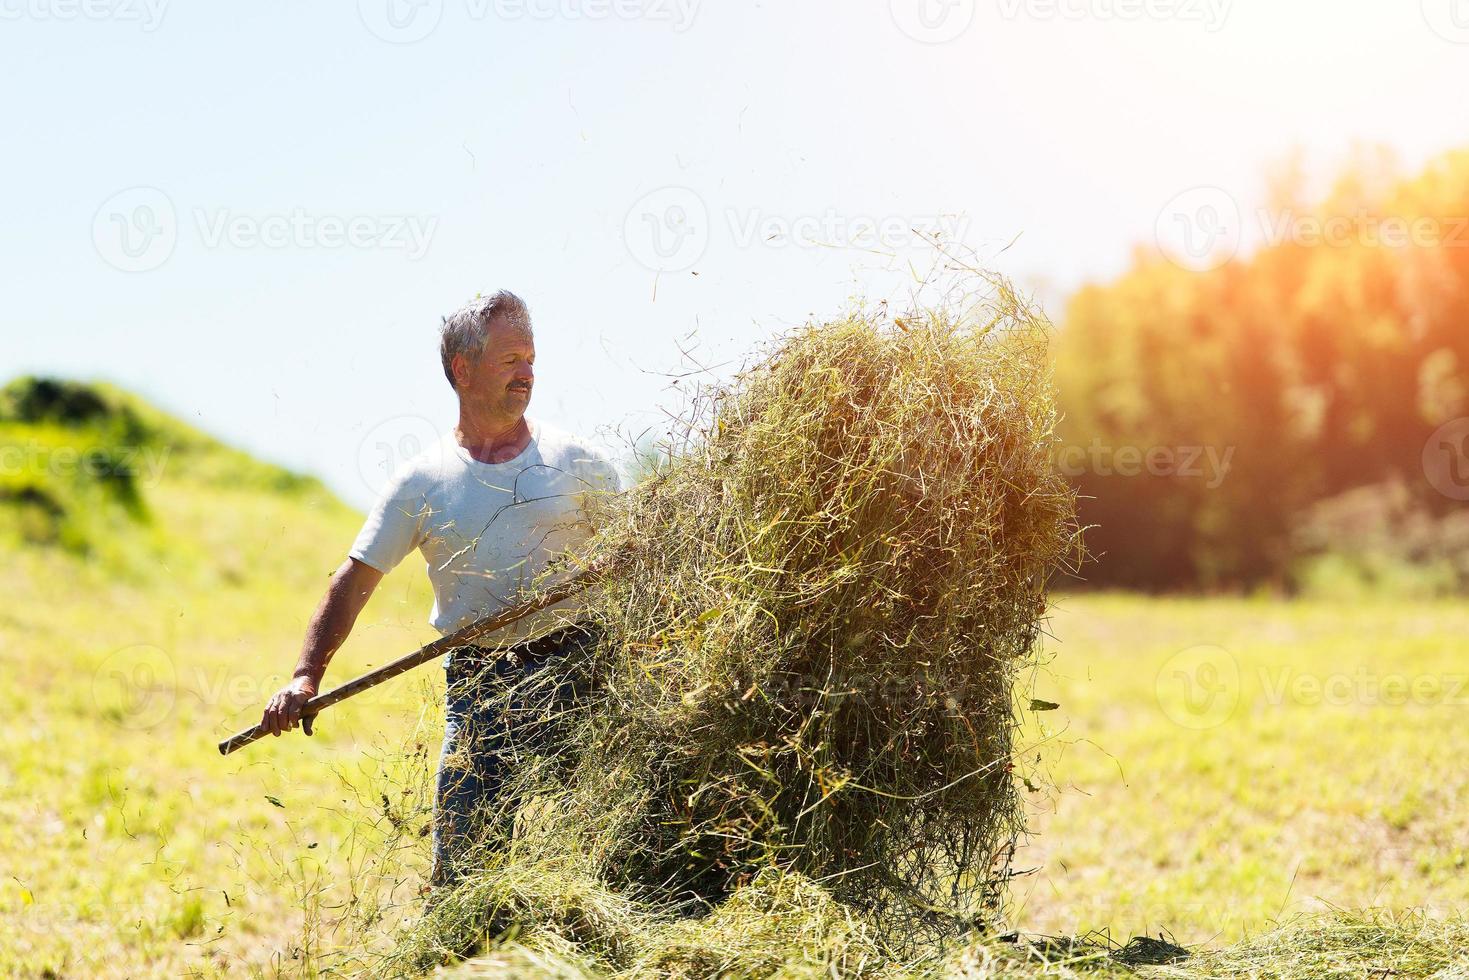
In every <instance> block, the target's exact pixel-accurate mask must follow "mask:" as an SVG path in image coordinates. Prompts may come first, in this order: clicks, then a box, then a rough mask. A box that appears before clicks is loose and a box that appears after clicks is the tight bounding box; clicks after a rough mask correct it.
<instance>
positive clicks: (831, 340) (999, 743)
mask: <svg viewBox="0 0 1469 980" xmlns="http://www.w3.org/2000/svg"><path fill="white" fill-rule="evenodd" d="M992 285H993V288H992V289H991V290H990V291H989V292H988V294H987V296H986V298H985V300H984V301H983V303H981V304H980V305H979V306H978V307H976V308H973V309H970V310H969V311H967V312H966V313H965V314H964V315H959V314H956V313H953V312H950V311H947V310H945V309H937V310H927V311H924V312H922V313H920V314H918V315H915V316H912V317H908V318H900V319H892V320H889V319H888V318H887V317H886V316H885V315H878V314H868V313H866V312H863V311H860V310H859V311H857V312H854V313H852V314H850V315H848V316H845V317H843V318H841V319H838V320H835V321H832V322H829V323H823V324H815V325H810V326H807V327H805V328H803V329H801V330H798V331H796V332H795V333H794V334H792V335H791V336H789V337H787V338H786V339H784V340H783V341H781V342H780V343H779V344H777V345H776V346H775V347H774V349H773V350H772V352H771V353H770V356H769V357H767V358H766V359H765V360H764V361H763V362H762V363H760V364H759V365H757V366H755V367H754V368H752V369H750V370H747V371H745V372H743V373H742V374H740V375H739V376H737V377H736V378H735V379H734V380H733V381H732V382H730V383H728V384H727V385H724V386H722V387H720V388H719V389H717V390H716V391H715V392H713V393H712V394H710V395H708V396H706V397H704V398H703V399H701V400H698V401H697V402H696V403H695V405H694V407H693V409H692V410H691V411H690V413H689V414H688V415H687V416H686V417H685V418H684V419H683V420H682V425H681V427H680V429H679V430H678V432H677V433H676V437H675V439H674V442H673V444H672V445H671V446H670V447H669V449H668V452H667V456H666V458H665V459H664V461H663V465H662V466H661V467H660V473H659V475H658V477H657V479H655V480H653V481H650V482H649V483H647V484H644V485H643V486H642V487H640V488H639V489H637V490H635V491H633V492H631V493H628V494H625V495H623V496H622V497H620V498H617V499H615V500H611V501H609V502H608V504H607V508H606V513H605V514H603V515H602V523H603V526H604V530H603V531H602V533H601V535H600V537H599V538H598V540H597V542H596V547H595V548H594V549H593V551H594V552H599V551H600V552H611V551H614V550H616V551H619V552H622V551H623V550H624V549H626V548H627V547H628V543H629V542H631V550H630V552H628V554H627V556H626V557H625V558H624V559H623V563H622V565H621V566H620V571H619V573H618V574H617V575H615V576H612V577H610V578H609V579H607V580H606V581H605V582H603V583H602V584H600V585H599V586H598V587H597V588H596V589H595V591H594V594H593V595H592V596H591V597H590V601H591V603H592V611H593V614H594V616H595V617H596V618H597V619H598V620H599V621H600V622H601V623H602V624H603V625H604V627H605V628H606V631H607V634H606V639H605V641H604V643H603V644H602V646H601V647H600V649H599V650H598V652H597V654H596V657H595V664H594V666H595V672H596V675H597V681H598V684H597V686H596V693H595V694H594V696H593V697H591V698H590V699H589V700H588V701H587V702H586V703H585V704H584V705H583V707H582V709H581V711H580V716H579V718H578V719H577V721H576V724H575V725H574V726H573V732H574V733H573V734H572V735H571V736H570V739H569V741H570V744H569V745H567V746H566V750H567V751H566V753H565V754H566V756H567V757H569V758H573V759H575V760H576V762H575V765H574V768H572V769H571V771H570V772H569V774H568V773H566V772H565V771H564V769H558V770H557V772H558V775H557V776H556V777H555V778H548V777H546V776H544V773H546V772H549V771H551V770H550V769H548V768H546V767H542V766H539V765H537V764H529V765H527V766H526V767H523V771H522V772H519V773H517V775H516V777H515V780H514V783H515V785H516V786H517V787H518V797H517V798H519V799H522V800H528V799H529V798H530V797H531V796H536V795H538V796H541V797H542V798H543V799H542V804H541V808H540V810H539V811H538V813H539V814H540V817H539V818H538V819H539V821H540V823H539V824H538V826H539V828H540V829H539V830H533V829H530V828H528V827H527V826H524V825H523V826H522V828H521V831H520V837H519V838H518V839H517V840H516V841H515V842H514V847H515V848H516V849H517V850H518V849H520V848H521V847H530V848H539V849H540V850H539V854H540V856H541V858H545V857H546V855H547V853H548V852H555V851H561V852H567V851H570V852H575V853H576V854H579V855H582V856H583V858H584V860H585V862H587V863H586V867H587V868H588V869H589V871H588V874H589V875H590V876H591V877H592V878H593V879H595V880H598V881H600V882H602V883H604V884H605V885H606V886H607V887H608V888H610V889H612V890H614V891H625V890H629V889H632V890H636V891H637V892H638V893H640V894H644V895H649V894H656V895H659V896H662V897H663V900H665V901H667V902H672V903H675V904H678V903H682V907H683V908H684V909H685V911H687V910H688V909H689V908H690V907H694V908H704V909H708V908H711V907H714V906H716V905H717V904H718V903H719V902H720V901H721V900H722V899H724V898H725V897H726V896H728V895H730V894H731V893H732V892H733V891H734V890H735V889H737V888H739V887H740V886H741V885H747V884H748V883H750V882H754V881H757V880H767V879H766V878H763V877H762V875H767V874H769V873H772V872H775V871H779V872H786V873H796V874H798V875H802V876H805V878H806V879H809V880H810V881H811V882H813V884H812V885H811V887H817V886H818V885H819V887H820V888H821V889H823V890H824V891H823V894H824V895H829V896H830V897H831V899H832V900H835V901H837V902H839V903H842V907H844V908H848V909H850V910H853V911H854V913H855V914H860V915H861V916H862V917H863V920H864V922H866V923H869V924H876V925H875V926H873V927H874V928H878V929H879V931H880V932H881V933H882V936H883V939H884V942H896V943H898V944H899V945H902V944H910V945H911V944H913V943H917V942H919V941H920V940H922V939H925V938H932V937H935V936H943V935H953V934H954V933H955V931H956V929H961V928H963V927H964V926H966V925H968V924H971V923H973V922H975V921H977V920H983V919H984V918H986V917H987V916H989V915H990V914H991V913H993V911H994V909H995V906H996V904H997V902H998V898H999V894H1000V889H1001V886H1002V884H1003V881H1004V878H1005V875H1006V872H1007V870H1008V869H1007V861H1008V854H1009V852H1010V848H1011V846H1012V844H1013V841H1014V838H1015V836H1016V834H1017V833H1018V832H1019V831H1020V830H1021V829H1022V815H1021V810H1020V805H1019V802H1018V800H1017V796H1016V792H1015V790H1014V787H1013V785H1012V769H1013V768H1014V766H1015V764H1016V760H1015V758H1014V755H1015V746H1014V744H1013V735H1014V732H1015V729H1016V715H1015V711H1016V707H1015V700H1014V686H1015V679H1016V676H1017V672H1018V671H1019V670H1020V669H1022V668H1023V667H1025V666H1026V665H1027V664H1029V663H1030V662H1031V659H1030V658H1031V656H1032V650H1033V645H1034V643H1035V641H1036V639H1037V636H1038V633H1039V630H1040V628H1041V624H1042V620H1043V617H1044V615H1045V612H1046V589H1047V584H1048V582H1049V580H1050V579H1051V577H1052V576H1053V574H1054V573H1056V572H1057V571H1058V570H1061V569H1066V568H1069V567H1072V566H1074V564H1075V563H1076V562H1077V561H1078V560H1079V558H1080V533H1079V530H1078V528H1077V525H1076V523H1075V518H1074V497H1073V493H1072V491H1071V489H1070V488H1069V486H1068V485H1067V483H1066V481H1065V480H1064V479H1063V478H1062V476H1061V475H1060V474H1059V473H1058V472H1057V470H1056V468H1055V466H1054V463H1053V457H1052V451H1053V448H1054V442H1055V434H1054V427H1055V423H1056V409H1055V405H1054V402H1053V400H1052V393H1051V388H1050V384H1049V379H1048V374H1047V363H1046V357H1045V340H1046V324H1045V322H1044V320H1043V319H1042V318H1041V317H1040V316H1039V315H1038V314H1035V313H1033V312H1032V311H1031V310H1030V309H1029V308H1028V307H1027V306H1026V305H1025V304H1024V303H1023V302H1022V301H1021V300H1020V299H1019V298H1018V297H1016V295H1015V294H1014V293H1013V292H1012V291H1011V289H1010V288H1009V287H1008V285H1007V284H1005V283H1003V282H1000V281H995V282H993V283H992ZM503 846H504V842H503V841H502V842H500V843H499V844H494V845H493V846H491V847H489V848H487V854H489V856H488V857H486V859H485V861H484V867H485V871H484V876H486V877H492V876H494V875H496V874H503V873H504V868H505V865H504V863H503V861H504V858H503V855H502V856H498V857H497V856H495V854H494V853H493V851H494V848H495V847H503ZM475 887H482V885H481V886H476V884H475V882H474V880H471V881H470V882H468V883H466V885H465V886H463V887H462V888H461V889H460V892H464V893H465V894H468V892H467V891H465V890H466V889H468V890H470V891H472V890H473V889H474V888H475ZM502 891H503V889H500V890H496V891H495V895H497V896H499V897H493V896H488V894H487V895H486V896H482V897H484V898H485V902H483V903H481V911H482V912H483V911H485V908H484V905H485V904H486V903H487V904H488V905H491V906H495V907H496V908H498V909H500V910H502V911H503V910H504V909H505V908H507V907H508V906H507V904H506V899H505V896H504V895H503V894H501V892H502ZM463 911H464V912H465V913H466V914H468V913H469V911H470V910H469V909H468V908H466V909H464V910H463ZM714 914H715V915H718V914H719V913H718V912H715V913H714ZM489 918H491V919H495V918H496V916H495V915H490V916H489ZM499 921H502V922H503V921H504V919H503V918H501V919H499ZM549 954H550V951H547V955H549Z"/></svg>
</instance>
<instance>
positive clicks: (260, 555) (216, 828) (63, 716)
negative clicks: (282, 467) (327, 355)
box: [0, 435, 1469, 977]
mask: <svg viewBox="0 0 1469 980" xmlns="http://www.w3.org/2000/svg"><path fill="white" fill-rule="evenodd" d="M12 438H14V436H13V435H12ZM222 460H223V462H222ZM224 462H228V463H229V466H225V465H224ZM206 464H207V465H206ZM231 467H233V468H231ZM278 476H279V474H276V476H275V477H273V476H272V475H271V473H270V472H269V471H268V470H265V469H252V468H251V467H250V466H249V465H247V464H246V463H244V462H242V461H240V460H239V459H236V458H234V457H221V456H218V455H217V454H215V453H214V451H213V450H204V449H200V450H199V451H198V452H197V453H195V454H193V455H187V456H186V455H180V456H178V457H177V458H175V459H174V460H171V461H170V462H169V465H168V466H167V467H165V468H164V469H163V471H162V475H161V477H160V478H159V479H158V480H157V481H156V484H150V485H149V486H147V487H146V488H145V490H146V494H145V503H146V507H147V513H148V515H149V516H148V518H147V520H146V521H144V522H142V523H130V522H129V520H128V519H124V517H122V516H119V514H118V513H113V512H111V511H108V510H107V509H106V508H103V507H101V506H100V505H99V508H98V509H96V510H93V511H89V514H90V515H91V518H92V519H94V521H95V522H99V523H95V524H94V525H93V526H91V528H90V531H89V533H90V534H91V535H92V536H93V540H94V541H96V544H97V546H96V547H93V548H92V550H91V551H90V552H88V551H85V550H77V549H75V548H73V549H71V550H68V549H67V548H66V547H63V546H62V545H60V544H57V543H55V542H49V543H47V542H43V541H40V540H38V537H37V534H36V532H35V528H34V527H33V526H32V524H27V523H26V522H27V521H30V522H32V523H33V521H34V515H31V516H26V515H20V516H19V517H17V516H15V515H14V514H13V513H11V512H10V511H5V510H4V509H3V508H0V548H3V550H4V555H5V561H4V562H3V563H0V595H3V596H4V600H3V603H0V650H3V651H4V658H3V659H4V664H5V668H6V669H5V673H4V676H3V678H0V710H3V712H4V716H5V720H6V724H5V725H3V726H0V786H3V792H0V868H3V871H4V874H3V877H0V974H4V975H17V974H18V975H21V976H88V977H90V976H100V977H108V976H139V975H184V974H193V975H203V976H215V975H219V976H225V975H228V976H238V975H241V974H249V973H251V972H254V973H258V974H264V975H288V976H295V975H300V974H303V973H311V972H314V971H321V970H324V969H327V968H336V967H341V968H348V967H350V966H352V965H353V963H354V962H355V961H354V960H353V958H352V956H351V955H346V954H344V952H343V950H342V949H341V948H339V947H341V946H342V945H343V944H350V945H349V946H348V953H351V952H352V951H361V949H362V946H361V942H362V939H361V935H362V933H361V931H360V924H361V922H362V921H364V918H367V919H370V918H371V913H372V910H373V909H374V908H375V907H377V908H381V909H383V910H384V912H385V917H384V918H383V919H382V921H381V922H380V924H379V928H378V936H379V939H380V941H382V942H387V941H389V940H390V938H391V926H392V924H393V922H394V919H395V917H396V916H399V915H412V914H413V912H414V909H415V903H416V901H417V898H416V893H417V885H418V884H419V880H420V878H419V875H421V872H422V870H423V868H424V865H425V862H426V857H427V851H428V840H427V838H426V837H423V836H421V834H422V832H423V830H424V828H425V826H426V823H425V806H426V796H425V793H426V789H427V786H428V783H429V780H430V778H431V774H432V767H433V763H434V760H435V758H436V749H437V738H438V736H439V731H438V728H437V726H438V718H437V712H438V709H437V705H436V696H437V693H438V690H439V688H438V687H437V686H436V685H441V683H442V678H441V675H440V674H439V672H438V671H437V670H436V669H435V668H432V667H429V668H425V669H423V670H421V671H420V672H419V675H418V676H416V677H408V678H402V679H399V680H398V681H396V682H394V683H393V684H392V685H390V686H389V687H387V688H385V689H383V690H382V693H381V694H380V695H378V694H374V695H371V696H368V697H365V698H363V699H361V700H358V701H354V702H352V703H350V704H349V705H347V706H344V707H342V708H340V709H334V710H333V711H332V712H330V713H329V714H327V715H325V716H323V719H322V722H321V726H320V731H319V733H318V735H317V737H315V738H314V739H310V740H308V739H305V738H303V737H301V736H300V735H299V734H297V735H294V736H292V737H289V738H283V739H279V740H268V741H266V742H263V743H260V744H257V745H255V746H252V747H251V748H249V749H247V750H245V751H243V752H240V753H237V754H236V755H233V756H231V757H229V758H222V757H220V756H219V755H218V754H217V752H216V750H215V743H216V742H217V741H218V739H220V738H221V737H223V736H225V735H227V734H229V733H230V732H232V731H234V730H235V729H237V728H240V727H244V726H245V725H247V724H251V723H253V722H254V721H255V720H256V719H257V718H258V714H259V708H260V705H261V704H262V703H263V701H264V700H265V698H266V697H267V696H268V694H269V693H270V692H271V691H273V690H274V688H275V686H276V685H277V684H279V683H280V681H281V679H282V676H283V675H284V674H286V673H288V672H289V670H290V668H291V666H292V664H293V661H294V657H295V653H296V650H297V647H298V644H299V642H300V636H301V632H302V630H303V628H304V626H305V622H306V619H307V617H308V615H309V613H310V611H311V609H312V607H313V605H314V603H315V602H316V599H317V598H318V596H319V593H320V590H321V588H322V587H323V585H324V583H325V579H326V576H327V575H328V574H329V572H330V571H331V570H332V568H333V567H334V566H335V565H336V564H337V562H339V561H340V559H341V556H342V554H343V553H344V551H345V549H346V548H347V546H348V544H349V542H350V540H351V537H352V535H353V534H354V533H355V531H356V529H357V522H358V520H359V517H358V515H356V514H354V513H353V512H351V511H350V510H349V509H347V508H346V507H344V506H342V505H341V504H339V503H338V502H336V501H335V500H334V499H333V498H332V497H331V496H330V495H329V494H327V493H326V492H325V491H323V490H321V489H320V488H319V487H315V486H314V485H312V484H310V483H309V482H308V483H301V484H298V483H292V482H290V481H286V482H284V483H281V482H280V481H279V480H278V479H276V477H278ZM245 477H249V478H245ZM273 481H274V482H273ZM58 493H60V491H58ZM7 514H8V515H9V516H8V517H7V516H6V515H7ZM109 515H110V516H109ZM5 521H8V523H5ZM98 536H101V537H100V538H99V537H98ZM42 537H44V535H42ZM415 566H416V563H415V562H412V561H410V562H408V563H405V567H404V568H401V569H399V570H398V572H396V573H394V575H392V576H390V577H389V579H388V580H387V581H386V582H385V584H384V586H383V588H382V589H381V591H380V592H379V594H378V595H377V596H376V597H375V599H374V601H373V603H372V604H371V605H370V606H369V607H368V610H367V611H366V613H364V616H363V618H362V620H361V622H360V623H359V626H358V630H357V632H356V634H355V635H354V637H353V639H352V640H351V641H350V642H349V644H348V647H347V648H346V649H345V650H344V651H343V653H342V654H341V655H340V656H339V658H338V662H336V663H334V664H333V666H332V669H331V671H330V673H329V675H328V680H329V682H330V681H332V680H336V681H340V680H342V679H344V678H345V677H347V676H350V675H351V674H353V673H356V672H358V671H359V670H361V669H364V668H366V667H368V666H369V665H374V664H379V663H382V662H383V661H384V660H385V659H386V658H388V657H390V656H393V655H396V654H398V653H402V652H406V651H407V650H410V649H412V648H414V647H416V646H417V645H418V644H419V643H421V642H423V641H425V640H426V639H428V638H430V637H431V635H432V634H431V632H430V631H429V629H428V628H427V626H426V625H425V623H424V620H425V618H426V614H427V609H428V592H427V587H426V583H425V581H424V577H423V574H422V570H421V569H419V568H417V567H415ZM1052 628H1053V630H1054V633H1055V638H1054V640H1053V641H1051V642H1050V643H1048V656H1049V663H1048V664H1047V666H1046V667H1045V668H1044V670H1042V671H1041V672H1040V674H1039V675H1038V677H1037V679H1036V684H1037V690H1036V694H1037V696H1038V697H1041V698H1044V699H1046V700H1050V701H1054V702H1057V703H1059V704H1060V708H1059V709H1057V710H1056V711H1054V712H1048V713H1046V714H1045V715H1044V718H1045V719H1046V721H1047V723H1048V724H1049V725H1050V729H1049V730H1048V731H1044V732H1041V731H1035V732H1032V733H1030V735H1031V738H1032V740H1033V741H1034V742H1035V743H1036V744H1037V747H1036V753H1038V754H1039V757H1040V759H1041V760H1042V765H1043V767H1044V768H1045V769H1047V770H1048V771H1049V773H1050V775H1051V777H1052V779H1053V780H1054V782H1055V784H1056V787H1057V789H1055V790H1041V791H1038V792H1036V793H1033V794H1031V802H1032V804H1033V807H1034V821H1033V822H1034V827H1035V830H1036V835H1035V837H1034V838H1033V839H1032V840H1031V841H1030V842H1029V843H1028V845H1027V846H1026V847H1024V848H1023V849H1022V850H1021V851H1020V852H1019V854H1018V856H1017V860H1016V866H1017V867H1018V868H1020V869H1032V868H1033V869H1035V870H1034V871H1033V872H1032V873H1029V874H1025V875H1023V876H1021V877H1019V878H1018V879H1017V880H1016V881H1015V882H1014V885H1013V890H1012V897H1013V907H1012V910H1011V918H1012V923H1013V925H1014V926H1015V927H1016V928H1018V929H1020V930H1022V931H1025V932H1045V933H1051V934H1067V935H1076V934H1083V933H1087V932H1089V931H1092V930H1104V931H1107V932H1109V933H1110V935H1111V936H1112V937H1113V938H1114V939H1117V940H1120V941H1125V940H1126V939H1127V938H1128V937H1130V936H1133V935H1136V934H1142V933H1150V934H1152V935H1154V936H1156V935H1158V934H1159V933H1160V932H1163V933H1164V934H1167V935H1171V936H1172V937H1174V938H1175V939H1176V940H1177V941H1178V942H1181V943H1184V944H1187V945H1197V946H1207V947H1222V946H1225V945H1227V944H1229V943H1232V942H1235V941H1238V940H1240V939H1242V938H1246V937H1249V936H1251V935H1255V934H1258V933H1260V932H1261V931H1262V930H1265V929H1266V928H1268V927H1269V926H1270V925H1271V924H1272V923H1273V922H1276V921H1278V920H1282V919H1287V918H1289V917H1290V916H1292V915H1293V914H1296V913H1301V912H1310V911H1314V910H1319V909H1322V908H1326V907H1329V906H1338V907H1345V908H1368V907H1386V908H1393V909H1406V908H1421V909H1425V910H1426V911H1427V913H1428V914H1429V915H1430V916H1441V915H1449V914H1450V913H1451V912H1452V911H1453V910H1455V909H1462V908H1463V907H1464V906H1465V904H1466V899H1469V874H1466V873H1465V867H1464V865H1465V862H1466V859H1469V770H1466V768H1465V767H1464V765H1463V763H1462V760H1463V756H1464V754H1465V752H1466V750H1469V710H1466V708H1469V684H1466V673H1469V665H1466V664H1465V662H1464V660H1463V657H1462V651H1463V649H1464V648H1463V641H1462V638H1463V637H1464V636H1466V635H1469V610H1466V609H1465V608H1464V607H1463V605H1462V604H1453V603H1448V602H1443V603H1430V602H1422V603H1415V602H1390V601H1376V602H1374V601H1354V602H1351V603H1332V602H1327V601H1320V600H1313V601H1308V602H1295V603H1287V602H1282V601H1275V600H1268V599H1231V598H1218V599H1149V598H1140V597H1134V596H1122V595H1098V596H1066V597H1061V598H1059V599H1058V601H1057V608H1056V611H1055V615H1054V619H1053V622H1052ZM385 849H391V853H388V854H385V853H384V851H385ZM378 872H387V874H386V876H383V875H380V874H379V873H378ZM354 897H355V898H356V902H355V904H353V902H352V899H353V898H354ZM976 975H982V974H976ZM1263 975H1271V974H1268V973H1267V974H1263ZM1344 975H1351V974H1350V973H1348V974H1344Z"/></svg>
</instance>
